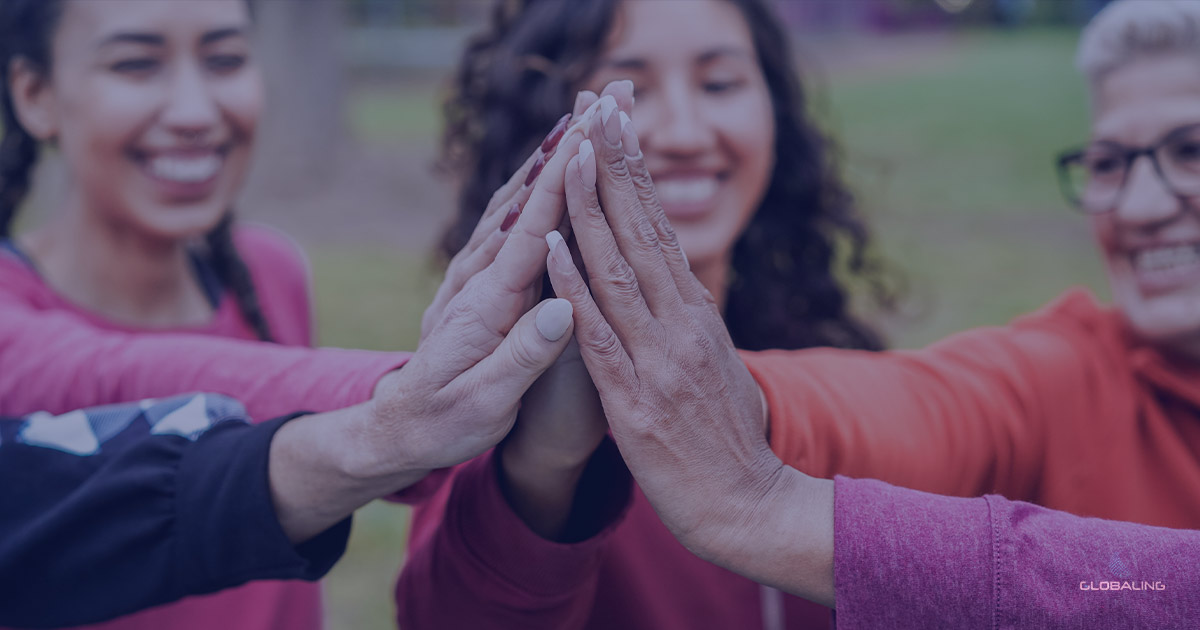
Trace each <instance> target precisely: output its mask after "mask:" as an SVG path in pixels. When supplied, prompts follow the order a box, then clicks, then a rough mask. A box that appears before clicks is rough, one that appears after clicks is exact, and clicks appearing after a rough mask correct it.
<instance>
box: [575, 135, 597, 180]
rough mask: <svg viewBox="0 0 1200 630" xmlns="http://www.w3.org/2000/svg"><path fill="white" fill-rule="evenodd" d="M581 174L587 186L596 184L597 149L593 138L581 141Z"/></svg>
mask: <svg viewBox="0 0 1200 630" xmlns="http://www.w3.org/2000/svg"><path fill="white" fill-rule="evenodd" d="M579 174H580V176H581V177H583V185H584V186H585V187H587V188H594V187H595V186H596V149H595V148H594V147H592V141H591V140H584V141H583V142H580V143H579Z"/></svg>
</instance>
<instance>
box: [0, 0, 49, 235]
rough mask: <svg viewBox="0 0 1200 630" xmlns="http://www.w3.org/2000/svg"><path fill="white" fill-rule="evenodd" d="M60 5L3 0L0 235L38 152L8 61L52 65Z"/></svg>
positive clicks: (7, 229) (39, 67)
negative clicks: (16, 102)
mask: <svg viewBox="0 0 1200 630" xmlns="http://www.w3.org/2000/svg"><path fill="white" fill-rule="evenodd" d="M61 10H62V2H61V0H0V126H3V128H4V135H3V137H2V138H0V238H7V237H8V236H9V235H10V231H11V226H12V223H13V219H14V218H15V217H16V215H17V210H18V209H19V208H20V206H21V202H22V201H24V200H25V196H26V195H27V194H28V193H29V185H30V178H31V176H32V174H33V167H34V166H35V165H36V164H37V158H38V141H37V139H36V138H34V137H33V136H31V135H29V132H28V131H26V130H25V128H24V127H22V126H21V123H20V121H18V120H17V112H16V108H15V107H14V106H13V100H12V95H11V94H9V88H8V82H9V78H10V77H9V66H10V65H11V64H12V62H13V61H14V60H16V59H23V60H24V61H25V62H26V63H28V64H31V65H32V66H33V68H34V69H35V70H37V71H38V72H42V73H43V74H45V73H47V72H48V71H49V69H50V36H51V34H52V33H53V32H54V27H55V26H56V25H57V24H58V18H59V15H60V13H61Z"/></svg>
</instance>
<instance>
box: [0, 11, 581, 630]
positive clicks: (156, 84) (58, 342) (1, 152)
mask: <svg viewBox="0 0 1200 630" xmlns="http://www.w3.org/2000/svg"><path fill="white" fill-rule="evenodd" d="M251 37H252V33H251V15H250V11H249V3H247V2H246V1H245V0H191V1H186V2H185V1H182V0H178V1H172V2H145V1H143V0H88V1H87V2H84V1H82V0H0V111H2V112H3V120H2V121H0V122H2V124H3V133H4V135H3V139H2V140H0V229H2V238H0V414H7V415H23V414H28V413H31V412H35V411H39V410H44V411H46V412H49V413H50V414H63V413H64V412H68V411H70V410H73V409H77V408H83V407H88V406H96V405H105V404H111V403H121V402H127V401H132V400H139V399H148V398H149V399H162V398H166V397H170V396H174V395H177V394H180V393H184V392H196V391H204V392H214V393H219V394H225V395H228V396H232V397H235V398H237V399H239V400H240V401H242V402H243V403H244V404H245V406H246V410H247V412H248V413H247V415H248V416H249V417H251V418H255V419H258V420H265V419H267V418H271V417H276V416H284V415H289V414H294V413H295V412H297V411H308V412H326V411H332V410H336V409H340V408H354V409H355V410H356V413H355V414H354V417H355V418H359V419H358V420H355V421H354V422H353V423H352V426H348V427H347V429H346V430H345V431H337V432H330V431H324V432H323V433H324V434H325V437H318V436H317V433H311V434H307V437H306V436H305V435H304V434H300V438H301V439H300V440H299V443H300V444H301V446H300V447H297V448H293V449H289V451H288V453H286V455H287V457H289V458H294V459H295V460H296V461H297V462H300V463H301V466H300V468H301V469H302V470H305V471H307V473H312V474H313V475H314V476H313V477H312V478H309V477H307V473H306V474H305V475H298V476H297V475H292V476H289V477H288V479H287V481H289V482H290V483H292V484H298V485H300V486H303V487H304V488H306V489H310V490H311V489H314V488H315V489H319V487H320V483H316V484H314V483H311V480H312V479H316V478H318V477H323V478H325V479H334V480H338V481H339V482H345V483H348V484H349V485H350V486H357V487H358V489H359V491H360V493H367V494H369V495H370V496H379V495H380V494H387V493H392V496H394V494H395V493H397V492H404V493H406V494H405V496H404V497H402V498H407V499H410V500H415V499H417V498H420V497H421V496H424V495H427V494H428V492H429V491H430V490H432V489H433V488H435V487H436V484H437V481H438V477H437V475H431V476H428V477H427V476H426V475H427V474H428V473H429V472H430V471H434V470H437V469H441V468H446V467H448V466H452V465H455V464H458V463H461V462H463V461H466V460H467V459H470V458H472V457H474V456H476V455H478V454H479V453H481V452H483V451H484V450H486V449H487V448H489V447H490V446H492V445H494V444H495V443H496V442H497V441H498V440H499V439H500V438H501V437H503V435H504V434H505V433H507V431H508V429H509V428H510V427H511V426H512V423H513V421H514V419H515V416H516V413H517V408H518V407H519V405H520V398H521V396H522V395H523V393H524V392H525V391H526V390H527V389H528V388H529V386H530V384H531V383H532V382H533V381H534V380H535V379H537V378H538V377H539V376H540V375H541V373H542V372H543V371H545V370H546V369H547V367H549V365H550V364H551V363H553V362H554V360H555V359H556V358H557V357H558V355H559V354H560V353H561V352H562V350H563V348H564V347H565V346H566V344H567V341H568V340H569V339H570V337H571V335H570V330H571V327H572V325H573V324H572V318H571V310H570V307H569V304H568V303H566V301H565V300H550V301H547V302H544V303H542V304H540V305H539V304H538V302H537V297H538V295H539V292H540V290H541V287H542V276H543V273H544V269H545V254H546V251H548V250H547V247H546V245H545V242H544V240H543V239H542V237H541V235H542V234H545V233H546V232H548V231H551V230H553V229H554V227H555V226H557V225H558V223H559V222H560V221H561V217H562V215H563V211H564V208H563V204H562V200H561V193H558V192H555V191H554V188H555V186H556V184H555V182H559V184H557V186H561V181H562V169H563V168H565V162H566V158H565V157H560V156H559V155H556V154H555V151H556V147H557V146H558V145H561V146H562V147H563V149H564V150H563V151H562V152H561V155H562V156H566V155H568V154H570V153H572V152H573V151H574V150H575V149H576V148H577V145H578V143H579V142H580V141H581V140H582V138H581V136H580V134H577V133H563V131H564V130H558V131H556V132H555V133H554V135H553V141H551V140H547V142H546V143H544V144H543V145H541V146H540V147H539V148H538V149H537V150H536V151H535V152H534V155H533V156H531V157H530V158H529V159H528V160H527V161H526V165H525V166H524V167H523V168H521V169H519V170H518V172H517V173H516V174H514V176H513V178H512V180H510V181H509V182H508V183H507V184H505V185H504V186H501V187H500V188H499V190H498V191H497V194H496V195H495V197H494V199H493V202H492V203H491V204H489V211H488V212H487V213H485V218H484V220H482V221H481V222H480V227H479V229H478V230H477V231H476V234H475V235H474V237H473V238H472V242H471V244H470V245H469V246H468V247H467V248H465V250H464V252H463V253H462V255H461V256H459V257H457V258H456V259H455V261H453V262H452V264H451V268H450V271H449V272H448V274H447V286H449V287H450V288H452V290H451V291H444V292H442V293H440V294H439V296H438V298H436V299H435V300H434V303H433V304H432V305H431V306H430V307H429V309H428V310H427V312H426V322H425V323H426V325H425V326H424V327H423V331H422V332H423V334H422V341H421V346H420V348H419V349H418V350H417V351H416V352H414V353H412V354H411V355H409V354H403V353H375V352H365V351H355V350H340V349H325V348H323V349H312V348H309V347H307V346H309V345H310V343H311V341H312V334H311V322H310V315H309V313H310V304H309V296H308V287H307V277H306V272H305V264H304V261H303V260H302V258H301V255H300V253H299V252H298V251H297V250H296V248H295V247H293V246H292V245H291V244H290V243H289V242H288V241H287V240H286V239H285V238H283V237H282V236H281V235H279V234H277V233H275V232H272V231H269V230H267V229H263V228H249V227H240V226H238V224H237V222H236V221H235V219H234V214H233V212H232V210H231V206H232V201H233V199H234V198H235V197H236V195H237V193H238V191H239V189H240V188H241V185H242V181H243V179H244V177H245V175H246V171H247V168H248V165H249V158H250V153H251V148H252V146H253V140H254V133H255V129H256V124H257V120H258V116H259V111H260V109H261V105H262V87H261V79H260V77H259V74H258V70H257V67H256V65H255V62H254V56H253V54H252V45H251ZM45 147H53V148H54V149H55V151H56V152H57V153H58V154H59V155H60V156H61V158H62V161H63V163H64V164H65V167H66V173H67V177H66V183H65V190H64V192H65V194H64V195H63V202H62V205H61V206H60V207H58V208H57V209H56V210H57V213H56V215H55V216H54V219H53V220H52V221H51V222H49V223H47V224H46V225H44V226H40V227H38V228H36V229H33V230H31V231H28V232H26V233H21V234H16V235H14V234H11V224H12V222H13V219H14V216H15V215H16V213H17V211H18V209H19V207H20V204H21V203H22V202H23V201H24V198H25V195H26V192H27V191H28V189H29V182H30V173H31V172H32V169H33V168H34V167H35V164H36V162H37V159H38V157H39V154H40V153H41V152H42V150H43V149H44V148H45ZM535 162H536V164H537V171H538V173H542V176H541V177H540V178H539V177H537V173H534V172H533V170H534V166H535ZM514 206H515V207H518V208H520V209H521V210H520V211H519V212H515V213H514V212H510V211H509V209H510V208H512V207H514ZM518 215H519V216H518ZM501 279H502V280H503V281H501ZM401 366H403V369H398V368H400V367H401ZM62 418H64V420H61V421H57V420H56V421H53V422H49V423H48V424H45V427H46V428H47V430H48V431H49V433H48V435H49V438H50V439H49V443H51V444H53V445H56V446H55V447H56V448H58V447H61V448H62V449H64V450H67V451H71V452H81V453H86V452H89V450H90V449H92V448H93V447H94V444H95V443H98V442H101V441H103V440H104V439H106V437H108V436H109V435H110V434H111V433H112V432H113V431H114V430H115V429H114V424H113V422H114V420H113V418H111V417H97V418H96V419H95V421H94V422H93V421H92V420H91V419H84V420H82V421H80V419H79V417H78V415H74V416H73V415H71V414H67V415H64V416H62ZM185 425H186V426H174V427H173V428H171V429H169V431H168V433H169V435H168V436H167V438H168V439H186V438H187V437H188V436H189V435H192V434H194V433H196V432H197V431H198V428H197V427H195V426H193V425H192V424H187V423H185ZM302 426H303V425H302V424H298V423H289V424H288V426H286V427H284V428H283V429H281V431H289V430H291V431H293V432H295V431H300V429H298V428H291V429H289V427H302ZM39 431H42V429H39ZM43 433H45V431H43ZM156 433H157V429H156ZM331 434H332V435H331ZM34 438H38V439H40V441H41V442H46V440H47V435H46V434H43V435H40V437H39V436H34V435H25V434H20V435H16V436H15V437H13V439H16V440H17V441H21V440H27V441H28V440H33V441H37V440H34ZM5 439H6V440H8V439H9V436H6V437H5ZM389 445H390V446H389ZM196 465H198V464H194V463H193V464H189V463H188V462H186V461H184V462H182V463H181V464H180V466H196ZM397 466H399V468H402V469H403V470H404V471H405V472H404V473H403V474H400V475H392V474H390V473H387V474H385V475H384V477H385V479H383V482H382V484H381V486H379V487H367V486H365V485H364V483H365V482H366V481H367V480H369V479H372V478H378V477H379V476H380V473H381V472H386V471H389V470H392V469H394V468H396V467H397ZM322 471H324V472H323V473H322ZM318 473H322V474H320V475H318ZM423 478H424V479H426V480H427V481H428V482H429V483H426V482H424V481H421V480H422V479H423ZM306 479H307V480H306ZM6 481H8V482H10V483H22V482H23V481H19V480H6ZM160 481H161V480H160ZM418 482H419V483H418ZM130 483H131V484H134V485H136V484H137V483H138V482H137V480H131V481H130ZM162 485H163V486H165V487H167V491H166V492H164V493H163V495H162V498H161V501H162V502H163V505H160V506H157V507H159V508H161V510H159V511H160V512H161V513H162V514H167V515H172V518H169V519H164V520H162V521H160V522H161V523H162V524H161V526H160V527H162V528H170V529H174V528H178V527H185V526H187V524H188V523H189V522H190V520H189V519H199V520H204V519H205V518H208V511H207V510H204V509H203V508H202V507H201V508H200V509H196V506H192V507H190V508H189V507H188V506H181V505H179V502H181V501H183V499H181V498H180V497H183V496H185V495H187V493H186V492H184V491H183V490H186V489H176V488H171V487H170V486H171V484H170V483H166V482H164V483H163V484H162ZM174 490H178V491H174ZM376 490H379V491H380V492H378V493H376ZM275 498H276V499H278V497H275ZM365 498H369V497H364V500H365ZM185 508H186V509H185ZM247 519H248V521H247V522H246V523H245V527H247V528H251V529H253V528H277V527H278V524H273V523H265V522H262V521H261V519H259V520H253V519H252V517H251V515H249V514H248V515H247ZM69 533H70V534H71V535H80V536H86V535H87V534H88V532H86V531H79V532H69ZM131 533H137V532H131ZM143 533H146V534H147V535H148V536H153V535H154V534H157V533H161V532H143ZM241 533H244V532H239V534H241ZM276 533H277V532H276ZM270 534H271V532H269V531H268V532H264V537H265V538H270V537H271V536H270ZM214 542H216V541H214ZM303 543H304V541H303V540H298V541H297V544H303ZM55 566H61V565H55V564H53V563H52V562H51V559H49V558H47V567H48V571H50V572H52V571H53V567H55ZM111 568H112V567H106V566H97V567H95V573H94V574H93V575H89V576H88V578H89V579H93V580H101V581H102V580H120V579H121V578H120V576H119V575H116V574H114V573H112V572H111V571H110V569H111ZM12 577H15V576H7V575H4V576H0V578H4V579H9V578H12ZM20 577H22V578H26V577H27V576H20ZM160 579H169V578H167V577H163V576H160ZM60 583H66V582H60ZM73 595H78V594H75V593H68V592H64V593H63V605H65V606H69V605H71V601H70V598H71V597H72V596H73ZM320 625H321V611H320V595H319V589H318V587H317V586H316V585H315V584H308V583H300V582H279V581H276V582H268V581H264V582H255V583H251V584H248V585H246V586H242V587H239V588H236V589H232V590H228V591H223V592H220V593H216V594H213V595H206V596H203V597H197V598H191V599H187V600H183V601H181V602H178V603H175V604H171V605H167V606H163V607H160V608H156V609H152V610H149V611H144V612H142V613H138V614H136V615H131V616H128V617H122V618H119V619H116V620H114V621H112V622H109V623H107V624H105V625H103V626H102V627H104V628H119V629H121V630H140V629H144V630H160V629H162V628H171V629H173V630H187V629H193V628H194V629H197V630H199V629H204V630H211V629H212V628H221V629H222V630H269V629H278V630H315V629H317V628H319V627H320Z"/></svg>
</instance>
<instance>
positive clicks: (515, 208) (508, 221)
mask: <svg viewBox="0 0 1200 630" xmlns="http://www.w3.org/2000/svg"><path fill="white" fill-rule="evenodd" d="M519 216H521V204H519V203H514V204H513V205H512V206H511V207H509V209H508V214H506V215H504V220H503V221H501V222H500V231H501V232H507V231H508V230H509V229H510V228H512V226H513V224H514V223H516V222H517V217H519Z"/></svg>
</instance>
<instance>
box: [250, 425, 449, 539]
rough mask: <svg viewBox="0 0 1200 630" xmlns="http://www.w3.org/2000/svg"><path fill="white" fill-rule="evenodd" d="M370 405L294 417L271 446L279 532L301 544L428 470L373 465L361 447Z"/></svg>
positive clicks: (398, 463)
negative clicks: (280, 527)
mask: <svg viewBox="0 0 1200 630" xmlns="http://www.w3.org/2000/svg"><path fill="white" fill-rule="evenodd" d="M373 413H374V405H373V404H372V403H363V404H360V405H356V406H354V407H347V408H345V409H339V410H337V411H332V412H328V413H323V414H317V415H311V416H305V417H302V418H297V419H295V420H293V421H291V422H289V423H287V424H286V425H284V426H283V427H281V428H280V429H279V431H278V432H277V433H276V434H275V438H274V439H273V440H272V441H271V449H270V461H269V475H270V483H271V498H272V500H273V501H274V504H275V510H276V514H277V516H278V518H279V523H280V525H281V526H282V527H283V531H284V533H286V534H287V536H288V538H289V539H290V540H291V541H292V542H293V543H301V542H304V541H306V540H308V539H310V538H312V537H313V536H315V535H317V534H319V533H320V532H322V531H325V530H326V529H328V528H329V527H331V526H332V525H334V524H335V523H337V522H339V521H341V520H342V519H344V518H346V517H347V516H350V514H351V513H353V512H354V510H356V509H358V508H360V507H362V506H363V505H366V504H367V503H369V502H371V501H372V500H374V499H376V498H379V497H382V496H384V495H388V494H391V493H393V492H397V491H399V490H402V489H404V488H406V487H408V486H410V485H412V484H414V483H416V482H418V481H420V480H421V479H422V478H423V477H425V475H426V474H428V472H429V471H428V470H422V469H414V468H410V467H406V464H405V463H404V462H402V461H395V462H385V463H381V462H378V461H374V460H373V458H372V457H371V455H370V453H371V450H370V449H368V448H365V447H364V444H366V443H367V441H368V440H369V439H370V437H369V436H370V433H369V432H368V431H366V430H365V427H366V426H367V424H368V423H370V422H372V421H373V420H374V418H373Z"/></svg>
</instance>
